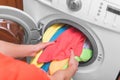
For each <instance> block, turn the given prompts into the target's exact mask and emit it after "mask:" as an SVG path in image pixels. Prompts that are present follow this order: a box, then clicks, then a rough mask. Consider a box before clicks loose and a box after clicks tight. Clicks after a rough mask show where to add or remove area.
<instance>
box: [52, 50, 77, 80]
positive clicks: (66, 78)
mask: <svg viewBox="0 0 120 80" xmlns="http://www.w3.org/2000/svg"><path fill="white" fill-rule="evenodd" d="M77 69H78V62H77V61H76V60H75V58H74V52H73V50H71V56H70V60H69V67H68V68H67V69H66V70H60V71H57V72H56V73H54V74H53V75H52V76H51V77H50V78H51V80H71V78H72V77H73V76H74V74H75V72H76V71H77Z"/></svg>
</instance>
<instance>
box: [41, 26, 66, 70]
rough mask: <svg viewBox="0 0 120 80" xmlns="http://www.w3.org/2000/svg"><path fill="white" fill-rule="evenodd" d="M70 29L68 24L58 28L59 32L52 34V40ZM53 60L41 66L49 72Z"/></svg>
mask: <svg viewBox="0 0 120 80" xmlns="http://www.w3.org/2000/svg"><path fill="white" fill-rule="evenodd" d="M67 29H68V25H65V26H63V27H61V28H60V29H58V30H57V32H56V33H55V34H54V35H53V36H52V38H51V39H50V41H54V40H56V39H57V38H58V37H59V36H60V35H61V34H62V33H63V32H64V31H65V30H67ZM50 63H51V62H47V63H45V64H44V65H43V66H42V67H41V68H42V69H43V70H44V71H46V72H48V69H49V66H50Z"/></svg>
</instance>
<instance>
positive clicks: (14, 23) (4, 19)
mask: <svg viewBox="0 0 120 80" xmlns="http://www.w3.org/2000/svg"><path fill="white" fill-rule="evenodd" d="M0 36H1V37H0V40H5V41H9V42H13V43H18V44H22V43H37V42H38V41H39V39H40V34H39V29H38V27H37V25H36V23H35V21H34V20H33V18H32V17H31V16H29V15H28V14H27V13H25V12H24V11H21V10H19V9H16V8H13V7H8V6H0Z"/></svg>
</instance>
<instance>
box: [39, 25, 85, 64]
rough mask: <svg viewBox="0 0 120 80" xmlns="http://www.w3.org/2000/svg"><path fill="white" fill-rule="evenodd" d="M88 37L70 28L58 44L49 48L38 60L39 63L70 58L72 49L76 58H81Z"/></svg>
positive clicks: (59, 38)
mask: <svg viewBox="0 0 120 80" xmlns="http://www.w3.org/2000/svg"><path fill="white" fill-rule="evenodd" d="M85 39H86V37H85V35H83V33H81V32H80V31H79V30H77V29H75V28H73V27H70V28H68V29H67V30H66V31H65V32H63V33H62V34H61V35H60V36H59V37H58V38H57V40H56V43H55V44H53V45H50V46H48V47H47V48H46V49H45V50H44V51H43V53H42V54H41V55H40V57H39V59H38V63H41V62H49V61H52V60H63V59H65V58H68V57H70V55H71V54H70V49H73V50H74V54H75V56H80V54H81V52H82V48H83V44H84V41H85Z"/></svg>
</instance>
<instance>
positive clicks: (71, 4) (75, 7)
mask: <svg viewBox="0 0 120 80" xmlns="http://www.w3.org/2000/svg"><path fill="white" fill-rule="evenodd" d="M67 5H68V8H69V9H70V10H72V11H79V10H80V9H81V7H82V3H81V0H67Z"/></svg>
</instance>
